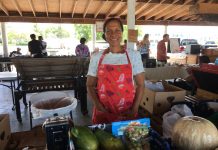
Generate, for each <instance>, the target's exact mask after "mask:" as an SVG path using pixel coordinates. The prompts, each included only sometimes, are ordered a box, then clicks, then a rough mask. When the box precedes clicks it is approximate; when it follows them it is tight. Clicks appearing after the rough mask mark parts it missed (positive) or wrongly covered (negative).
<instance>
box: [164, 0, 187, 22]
mask: <svg viewBox="0 0 218 150" xmlns="http://www.w3.org/2000/svg"><path fill="white" fill-rule="evenodd" d="M190 2H191V0H186V1H185V2H184V4H183V5H181V6H178V7H177V8H176V10H175V11H172V12H171V13H170V14H168V15H166V16H164V19H163V20H167V19H169V18H171V17H173V16H176V15H177V14H179V13H181V12H182V10H183V8H184V7H186V5H187V4H188V3H190Z"/></svg>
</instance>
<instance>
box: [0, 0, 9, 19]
mask: <svg viewBox="0 0 218 150" xmlns="http://www.w3.org/2000/svg"><path fill="white" fill-rule="evenodd" d="M0 8H1V10H3V11H4V12H5V14H6V15H7V16H9V13H8V10H7V9H6V8H5V7H4V6H3V4H2V1H1V2H0Z"/></svg>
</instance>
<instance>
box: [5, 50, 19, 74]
mask: <svg viewBox="0 0 218 150" xmlns="http://www.w3.org/2000/svg"><path fill="white" fill-rule="evenodd" d="M20 51H21V48H20V47H17V50H16V51H13V52H11V53H10V55H9V57H18V56H22V53H21V52H20ZM7 67H8V71H10V72H11V64H7Z"/></svg>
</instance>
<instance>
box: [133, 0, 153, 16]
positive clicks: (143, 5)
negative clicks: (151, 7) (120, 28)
mask: <svg viewBox="0 0 218 150" xmlns="http://www.w3.org/2000/svg"><path fill="white" fill-rule="evenodd" d="M151 1H152V0H149V1H148V2H146V3H143V4H142V3H139V4H138V5H137V6H136V8H135V10H136V12H135V15H138V14H139V13H141V12H142V11H143V10H144V9H145V8H146V7H147V6H148V4H149V3H150V2H151Z"/></svg>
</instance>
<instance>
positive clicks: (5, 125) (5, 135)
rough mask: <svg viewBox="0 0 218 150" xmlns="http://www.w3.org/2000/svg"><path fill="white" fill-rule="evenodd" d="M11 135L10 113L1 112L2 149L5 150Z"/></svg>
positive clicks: (0, 135) (0, 134)
mask: <svg viewBox="0 0 218 150" xmlns="http://www.w3.org/2000/svg"><path fill="white" fill-rule="evenodd" d="M10 136H11V128H10V120H9V114H0V150H4V149H5V148H6V145H7V144H8V141H9V140H10Z"/></svg>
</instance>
